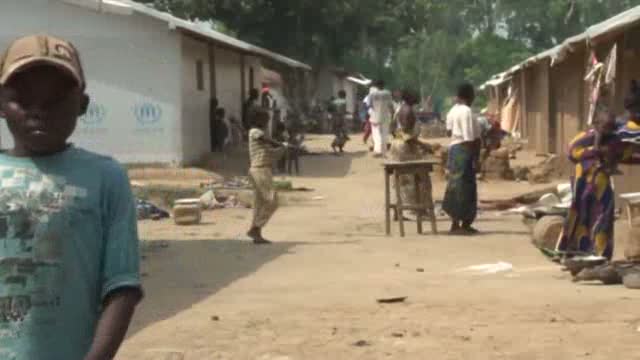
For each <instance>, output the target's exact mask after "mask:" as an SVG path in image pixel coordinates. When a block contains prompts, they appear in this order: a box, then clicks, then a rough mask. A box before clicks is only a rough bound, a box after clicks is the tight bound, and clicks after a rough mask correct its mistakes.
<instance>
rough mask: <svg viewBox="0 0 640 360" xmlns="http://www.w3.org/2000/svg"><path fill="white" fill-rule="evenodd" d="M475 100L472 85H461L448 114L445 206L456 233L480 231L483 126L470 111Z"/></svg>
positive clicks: (443, 205)
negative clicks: (476, 223)
mask: <svg viewBox="0 0 640 360" xmlns="http://www.w3.org/2000/svg"><path fill="white" fill-rule="evenodd" d="M474 100H475V90H474V88H473V85H471V84H469V83H465V84H462V85H460V86H459V87H458V95H457V98H456V104H455V105H454V106H453V108H452V109H451V111H450V112H449V114H448V115H447V124H448V126H447V128H448V129H450V130H449V131H450V132H451V145H450V146H449V158H448V170H449V180H448V184H447V189H446V192H445V195H444V201H443V204H442V210H444V212H446V213H447V215H449V217H450V218H451V233H452V234H455V235H473V234H476V233H477V232H478V230H476V229H475V228H473V227H472V225H473V222H474V221H475V219H476V215H477V211H478V186H477V180H476V170H477V160H478V155H479V152H480V126H479V124H478V122H477V121H476V119H475V118H474V117H473V114H472V111H471V105H472V104H473V101H474Z"/></svg>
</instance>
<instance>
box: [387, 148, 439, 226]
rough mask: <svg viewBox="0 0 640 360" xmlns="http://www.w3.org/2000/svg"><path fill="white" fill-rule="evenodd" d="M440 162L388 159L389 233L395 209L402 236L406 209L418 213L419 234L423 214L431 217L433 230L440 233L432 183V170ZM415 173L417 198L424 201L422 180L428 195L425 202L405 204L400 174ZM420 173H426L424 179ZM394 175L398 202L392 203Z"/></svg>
mask: <svg viewBox="0 0 640 360" xmlns="http://www.w3.org/2000/svg"><path fill="white" fill-rule="evenodd" d="M438 164H439V162H438V161H435V160H417V161H403V162H396V161H387V162H385V163H384V164H383V166H384V188H385V229H386V232H387V235H391V211H392V210H395V212H396V215H397V218H398V224H399V226H400V236H402V237H404V235H405V232H404V217H403V216H402V213H403V211H404V210H415V211H416V212H417V214H418V217H417V219H416V220H417V223H418V234H422V218H423V216H425V215H426V216H427V217H429V219H430V221H431V231H432V232H433V233H434V234H437V233H438V226H437V223H436V212H435V207H434V204H433V194H432V184H431V172H433V168H434V166H435V165H438ZM402 175H413V177H414V179H415V180H414V181H415V187H416V198H417V199H418V200H419V201H422V199H423V196H422V194H421V189H420V186H419V184H420V181H426V191H427V192H428V193H427V196H426V197H424V198H425V201H424V203H423V204H416V205H404V204H403V203H402V197H401V196H400V176H402ZM420 175H425V178H424V179H421V178H420ZM392 176H393V177H394V185H395V186H394V187H395V193H396V203H395V204H392V203H391V180H390V179H391V177H392Z"/></svg>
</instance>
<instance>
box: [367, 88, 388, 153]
mask: <svg viewBox="0 0 640 360" xmlns="http://www.w3.org/2000/svg"><path fill="white" fill-rule="evenodd" d="M375 87H376V88H377V89H378V90H377V91H375V92H373V93H372V94H371V95H370V101H371V110H372V113H371V119H370V122H371V135H372V138H373V152H374V155H375V156H376V157H383V156H384V154H385V152H386V151H387V137H388V135H389V124H390V123H391V120H392V118H393V114H394V108H393V97H392V96H391V93H390V92H389V90H386V89H385V88H384V81H382V80H378V81H377V82H376V86H375Z"/></svg>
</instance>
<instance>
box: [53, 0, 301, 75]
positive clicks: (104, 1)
mask: <svg viewBox="0 0 640 360" xmlns="http://www.w3.org/2000/svg"><path fill="white" fill-rule="evenodd" d="M61 1H62V2H65V3H68V4H73V5H78V6H83V7H87V8H90V9H93V10H95V11H99V12H105V13H115V14H119V15H132V14H134V13H138V14H141V15H143V16H148V17H151V18H154V19H157V20H161V21H164V22H166V23H167V24H168V26H169V28H170V29H172V30H175V29H179V30H184V31H187V32H192V33H195V34H198V35H200V36H203V37H206V38H208V39H211V40H213V41H216V42H219V43H222V44H225V45H227V46H229V47H232V48H235V49H238V50H241V51H243V52H247V53H251V54H254V55H260V56H263V57H266V58H269V59H271V60H274V61H277V62H280V63H283V64H286V65H288V66H291V67H294V68H300V69H304V70H311V66H309V65H307V64H305V63H302V62H300V61H297V60H294V59H291V58H289V57H286V56H284V55H280V54H278V53H275V52H273V51H271V50H267V49H264V48H262V47H259V46H256V45H253V44H250V43H248V42H245V41H242V40H239V39H236V38H234V37H232V36H229V35H226V34H223V33H221V32H219V31H216V30H214V29H212V28H210V27H209V26H205V25H203V24H196V23H194V22H192V21H188V20H185V19H181V18H178V17H176V16H173V15H171V14H169V13H166V12H162V11H159V10H156V9H154V8H152V7H149V6H146V5H144V4H141V3H138V2H134V1H131V0H61Z"/></svg>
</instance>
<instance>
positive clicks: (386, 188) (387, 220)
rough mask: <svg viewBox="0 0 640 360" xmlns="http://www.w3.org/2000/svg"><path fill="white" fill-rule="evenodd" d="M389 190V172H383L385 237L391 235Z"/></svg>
mask: <svg viewBox="0 0 640 360" xmlns="http://www.w3.org/2000/svg"><path fill="white" fill-rule="evenodd" d="M390 198H391V189H390V186H389V172H388V171H387V170H386V169H385V170H384V225H385V231H386V233H387V236H389V235H391V213H390V212H391V199H390Z"/></svg>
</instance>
